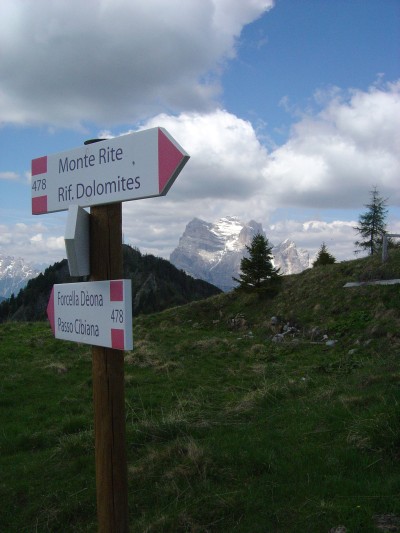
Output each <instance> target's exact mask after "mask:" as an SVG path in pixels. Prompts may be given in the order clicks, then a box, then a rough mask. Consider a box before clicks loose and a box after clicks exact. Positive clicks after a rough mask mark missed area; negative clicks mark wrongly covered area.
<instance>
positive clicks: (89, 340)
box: [47, 279, 133, 350]
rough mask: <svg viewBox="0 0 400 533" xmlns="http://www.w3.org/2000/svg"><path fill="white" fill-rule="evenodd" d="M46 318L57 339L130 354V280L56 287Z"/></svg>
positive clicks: (65, 284)
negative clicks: (126, 351)
mask: <svg viewBox="0 0 400 533" xmlns="http://www.w3.org/2000/svg"><path fill="white" fill-rule="evenodd" d="M47 316H48V319H49V322H50V326H51V329H52V331H53V334H54V336H55V337H56V339H63V340H67V341H75V342H82V343H84V344H92V345H95V346H103V347H105V348H114V349H116V350H131V349H132V346H133V340H132V293H131V280H127V279H118V280H111V281H92V282H85V283H64V284H60V285H54V286H53V289H52V291H51V294H50V299H49V303H48V305H47Z"/></svg>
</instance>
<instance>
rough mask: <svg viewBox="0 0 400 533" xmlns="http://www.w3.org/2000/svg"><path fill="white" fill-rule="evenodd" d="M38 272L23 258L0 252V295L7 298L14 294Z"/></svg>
mask: <svg viewBox="0 0 400 533" xmlns="http://www.w3.org/2000/svg"><path fill="white" fill-rule="evenodd" d="M38 274H39V270H37V269H36V268H35V267H34V266H33V265H32V264H31V263H26V262H25V261H24V260H23V259H20V258H17V259H16V258H15V257H11V256H8V255H3V254H0V296H2V297H3V298H9V297H10V296H11V295H12V294H14V295H15V296H16V295H17V294H18V293H19V291H20V289H22V288H23V287H25V285H26V284H27V283H28V281H29V280H30V279H31V278H34V277H36V276H37V275H38Z"/></svg>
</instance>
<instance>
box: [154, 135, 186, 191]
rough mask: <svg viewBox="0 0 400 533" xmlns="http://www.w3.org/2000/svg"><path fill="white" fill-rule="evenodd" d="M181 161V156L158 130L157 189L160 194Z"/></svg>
mask: <svg viewBox="0 0 400 533" xmlns="http://www.w3.org/2000/svg"><path fill="white" fill-rule="evenodd" d="M182 159H183V154H182V152H180V151H179V150H178V148H177V147H176V146H175V145H174V144H173V143H172V142H171V141H170V140H169V139H168V137H167V136H166V135H165V133H164V132H163V131H161V130H160V129H159V130H158V187H159V192H160V194H161V193H162V192H163V190H164V189H165V186H166V185H167V184H168V182H169V180H170V179H171V178H172V177H173V176H174V174H175V171H176V169H177V168H178V166H179V164H180V162H181V161H182Z"/></svg>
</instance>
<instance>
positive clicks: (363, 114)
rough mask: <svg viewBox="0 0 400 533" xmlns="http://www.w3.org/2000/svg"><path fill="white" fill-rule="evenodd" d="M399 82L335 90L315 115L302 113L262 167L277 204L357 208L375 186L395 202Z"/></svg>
mask: <svg viewBox="0 0 400 533" xmlns="http://www.w3.org/2000/svg"><path fill="white" fill-rule="evenodd" d="M399 168H400V82H396V83H389V84H387V85H386V86H384V87H380V88H377V87H375V86H373V87H371V88H370V89H369V90H368V91H360V90H353V91H351V93H350V95H349V96H348V97H347V98H346V95H344V94H342V93H340V95H339V96H338V95H337V91H336V92H335V93H334V96H333V98H332V99H331V100H330V101H328V103H327V105H326V107H325V108H324V109H322V111H320V112H319V113H318V114H314V115H312V114H308V115H305V116H303V118H301V119H300V120H299V121H298V122H297V123H296V124H295V125H294V126H293V128H292V132H291V136H290V138H289V140H288V141H287V142H286V144H284V145H283V146H281V147H279V148H278V149H276V150H275V151H274V152H273V153H272V154H271V157H270V160H269V164H268V165H267V167H266V169H265V175H266V177H267V178H268V179H269V181H270V182H271V181H275V182H277V183H279V184H278V185H277V187H276V188H275V193H276V198H277V201H278V202H279V204H280V205H286V206H295V207H308V208H310V207H317V208H318V207H324V208H335V207H345V208H356V207H358V206H359V205H360V198H362V197H363V195H364V193H365V190H369V189H370V188H371V186H373V185H377V186H378V189H380V190H381V191H382V193H383V194H384V196H388V197H389V198H390V203H391V204H392V205H399V204H400V189H399V187H398V173H399Z"/></svg>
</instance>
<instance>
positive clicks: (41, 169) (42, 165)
mask: <svg viewBox="0 0 400 533" xmlns="http://www.w3.org/2000/svg"><path fill="white" fill-rule="evenodd" d="M46 172H47V155H45V156H43V157H38V158H37V159H32V163H31V173H32V176H37V175H38V174H46Z"/></svg>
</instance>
